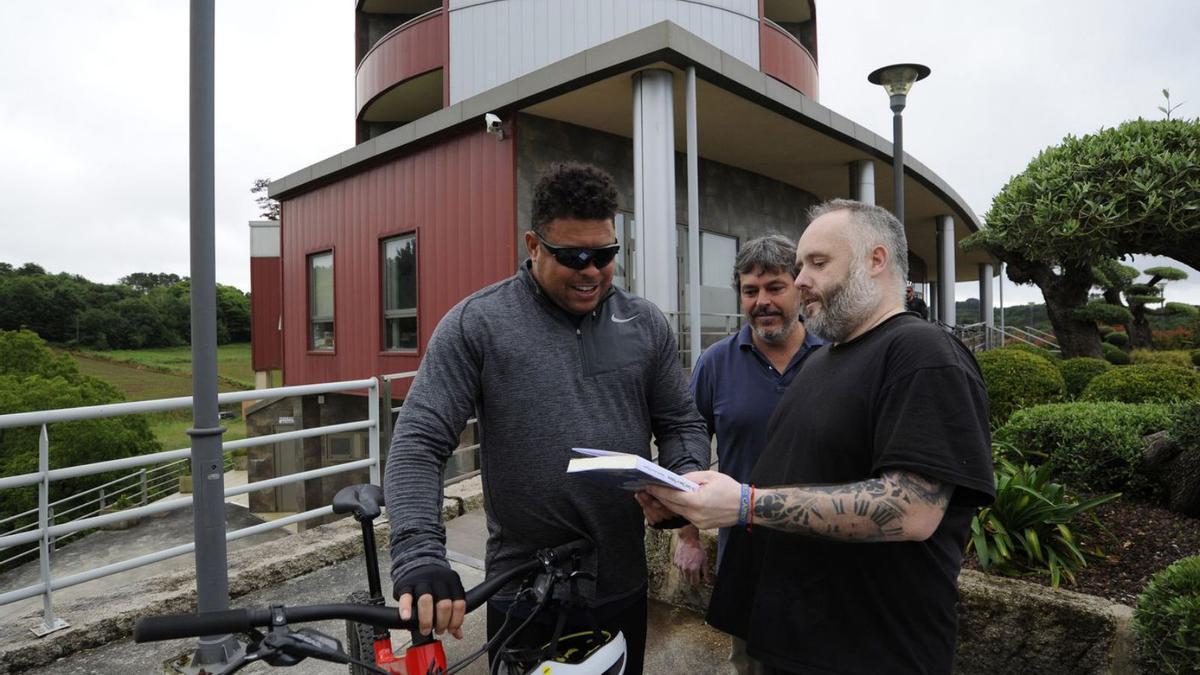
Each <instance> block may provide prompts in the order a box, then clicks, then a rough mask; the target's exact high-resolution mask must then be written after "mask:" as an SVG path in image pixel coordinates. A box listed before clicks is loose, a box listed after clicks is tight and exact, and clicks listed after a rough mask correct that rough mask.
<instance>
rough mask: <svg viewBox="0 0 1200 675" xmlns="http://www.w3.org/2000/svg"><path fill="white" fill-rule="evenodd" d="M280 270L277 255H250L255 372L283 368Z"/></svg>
mask: <svg viewBox="0 0 1200 675" xmlns="http://www.w3.org/2000/svg"><path fill="white" fill-rule="evenodd" d="M281 269H282V266H281V264H280V258H279V257H278V256H275V257H270V258H266V257H252V258H250V288H251V289H252V290H253V293H251V294H250V337H251V339H250V362H251V364H253V367H254V371H255V372H259V371H265V370H279V369H280V368H282V367H283V337H282V336H281V335H280V331H279V318H280V316H281V313H282V311H283V288H282V287H281V285H280V284H281V281H282V277H281Z"/></svg>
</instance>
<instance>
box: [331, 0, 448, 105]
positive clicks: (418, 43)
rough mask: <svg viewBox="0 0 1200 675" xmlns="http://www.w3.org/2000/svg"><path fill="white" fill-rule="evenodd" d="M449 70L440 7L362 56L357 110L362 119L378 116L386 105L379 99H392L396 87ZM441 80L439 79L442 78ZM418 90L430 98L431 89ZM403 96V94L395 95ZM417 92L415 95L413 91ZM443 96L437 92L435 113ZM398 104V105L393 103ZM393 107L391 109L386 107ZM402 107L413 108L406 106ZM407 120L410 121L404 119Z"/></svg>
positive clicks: (356, 82) (357, 78) (398, 29)
mask: <svg viewBox="0 0 1200 675" xmlns="http://www.w3.org/2000/svg"><path fill="white" fill-rule="evenodd" d="M445 67H446V16H445V11H444V10H442V9H441V8H438V9H434V10H431V11H429V12H426V13H425V14H422V15H421V16H418V17H417V18H415V19H413V20H412V21H409V22H407V23H405V24H402V25H400V26H397V27H396V29H395V30H393V31H391V32H390V33H388V34H387V35H385V36H383V37H382V38H380V39H379V41H378V42H376V43H375V45H374V46H372V47H371V49H370V50H369V51H368V52H367V53H366V54H365V55H364V56H363V58H362V61H360V62H359V64H358V72H357V73H356V75H355V80H354V94H355V110H356V112H357V115H358V117H359V118H360V119H368V118H373V117H379V115H378V114H371V113H375V112H376V111H374V110H370V111H369V110H368V108H372V109H373V108H375V107H377V106H378V105H379V104H381V103H383V102H382V101H380V99H383V98H391V96H388V94H389V93H390V92H391V90H393V89H394V88H396V85H399V84H401V83H404V82H407V81H409V80H414V81H415V80H418V79H420V80H425V81H427V80H428V79H429V78H428V77H426V78H420V77H419V76H422V75H429V74H430V73H431V72H432V71H436V70H444V69H445ZM439 79H440V78H439ZM424 84H425V85H426V86H421V87H419V89H420V93H421V98H422V99H424V98H427V97H428V90H429V87H428V86H427V82H425V83H424ZM395 93H398V94H401V95H402V94H403V92H395ZM414 93H415V92H414ZM442 99H443V97H442V94H441V92H440V91H439V92H438V97H437V101H436V105H435V106H434V107H433V108H432V110H427V111H425V112H426V113H428V112H433V110H437V109H438V108H440V107H442V103H443V100H442ZM391 103H393V104H394V103H395V102H391ZM430 103H431V102H429V101H422V102H420V104H419V105H417V106H416V107H417V108H420V109H422V110H423V109H425V108H427V107H428V106H429V105H430ZM387 107H392V106H387ZM403 107H412V106H411V105H410V106H403ZM403 121H408V120H403Z"/></svg>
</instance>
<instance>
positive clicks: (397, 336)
mask: <svg viewBox="0 0 1200 675" xmlns="http://www.w3.org/2000/svg"><path fill="white" fill-rule="evenodd" d="M382 269H383V348H384V349H385V350H387V351H395V350H415V349H416V348H417V238H416V236H414V235H411V234H410V235H405V236H403V237H394V238H392V239H385V240H384V241H383V267H382Z"/></svg>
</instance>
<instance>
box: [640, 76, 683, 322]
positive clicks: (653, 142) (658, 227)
mask: <svg viewBox="0 0 1200 675" xmlns="http://www.w3.org/2000/svg"><path fill="white" fill-rule="evenodd" d="M673 87H674V76H673V74H672V73H671V71H669V70H654V69H651V70H643V71H639V72H638V73H636V74H635V75H634V76H633V192H634V196H633V199H634V222H635V228H636V230H637V234H636V236H635V239H636V240H637V250H636V251H635V268H636V270H637V278H638V279H639V281H640V288H639V294H640V295H641V296H642V297H644V298H646V299H647V300H649V301H651V302H653V303H654V304H656V305H658V307H659V309H661V310H662V311H663V312H666V313H668V314H672V313H675V312H677V311H678V308H679V291H678V288H677V286H678V269H677V267H676V265H675V264H674V261H675V259H676V255H677V253H676V248H675V222H676V221H675V126H674V125H675V113H674V95H673V93H672V92H673ZM668 261H671V262H669V263H668ZM697 264H699V261H697ZM676 328H677V329H678V326H677V327H676Z"/></svg>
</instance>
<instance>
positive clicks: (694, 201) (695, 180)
mask: <svg viewBox="0 0 1200 675" xmlns="http://www.w3.org/2000/svg"><path fill="white" fill-rule="evenodd" d="M698 155H699V150H698V149H697V141H696V68H695V66H689V67H688V69H687V186H688V259H689V260H691V265H689V269H688V324H689V327H690V329H691V337H690V338H689V340H688V341H689V342H690V347H691V349H690V350H689V352H690V353H691V356H692V358H691V362H692V368H695V367H696V362H697V361H699V360H700V348H701V345H700V168H699V164H700V159H699V157H698Z"/></svg>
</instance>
